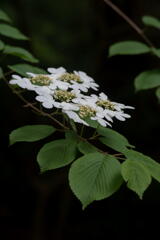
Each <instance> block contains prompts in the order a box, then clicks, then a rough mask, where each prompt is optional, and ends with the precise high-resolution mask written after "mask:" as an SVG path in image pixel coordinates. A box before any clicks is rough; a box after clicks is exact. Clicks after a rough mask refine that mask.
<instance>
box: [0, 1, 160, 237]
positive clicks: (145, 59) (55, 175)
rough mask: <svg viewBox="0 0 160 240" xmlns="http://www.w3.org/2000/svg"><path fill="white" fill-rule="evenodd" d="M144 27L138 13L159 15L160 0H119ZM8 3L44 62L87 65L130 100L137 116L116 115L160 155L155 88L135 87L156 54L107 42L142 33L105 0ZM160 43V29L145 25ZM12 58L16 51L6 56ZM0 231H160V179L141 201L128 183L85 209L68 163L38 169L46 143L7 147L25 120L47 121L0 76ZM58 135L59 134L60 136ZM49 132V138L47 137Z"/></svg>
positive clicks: (140, 146)
mask: <svg viewBox="0 0 160 240" xmlns="http://www.w3.org/2000/svg"><path fill="white" fill-rule="evenodd" d="M113 2H114V3H115V4H117V5H118V6H119V7H120V8H121V9H122V10H124V12H126V13H127V15H128V16H129V17H130V18H132V19H133V20H134V21H135V22H136V23H137V24H139V25H140V27H142V28H143V25H142V22H141V17H142V16H143V15H153V16H155V17H158V18H160V1H159V0H153V1H150V0H134V1H133V0H132V1H129V0H114V1H113ZM0 8H2V9H3V10H5V11H6V12H7V13H8V15H9V16H10V17H11V18H12V19H13V22H14V25H16V26H17V27H18V28H19V29H21V31H22V32H23V33H25V34H26V35H27V36H29V37H30V39H31V41H30V42H29V43H21V42H20V43H19V45H21V46H24V47H26V48H27V49H28V50H31V51H32V52H33V53H34V55H35V56H36V57H37V58H38V59H39V60H40V63H41V64H40V66H41V67H43V68H47V67H59V66H64V67H66V68H67V69H68V70H69V71H73V70H82V71H85V72H87V73H88V74H89V75H91V76H92V77H93V78H95V80H96V81H97V82H98V83H99V84H100V86H101V91H102V90H103V91H104V92H105V93H106V94H107V95H108V96H109V97H110V98H111V99H112V100H114V101H119V102H122V103H124V104H127V105H133V106H135V107H136V110H135V111H133V112H132V113H131V114H132V118H131V119H130V120H127V121H126V122H123V123H121V122H115V123H114V125H113V128H114V129H116V130H117V131H119V132H120V133H122V134H124V135H125V136H126V137H127V138H128V139H129V140H130V142H131V144H133V145H136V146H137V150H139V151H142V152H143V153H145V154H148V155H150V156H151V157H153V158H154V159H156V160H157V161H159V156H160V154H159V134H160V127H159V126H160V125H159V122H160V114H159V104H158V101H157V99H156V97H155V95H154V90H151V91H144V92H139V93H135V91H134V85H133V80H134V78H135V76H136V75H137V74H138V73H140V72H142V71H144V70H147V69H152V68H157V67H159V64H160V61H159V60H158V59H157V58H156V57H154V56H151V55H141V56H116V57H112V58H108V48H109V46H110V45H111V44H112V43H115V42H117V41H122V40H138V41H142V39H141V38H140V36H138V35H137V33H136V32H135V31H134V30H133V29H131V28H130V26H129V25H128V24H127V23H126V22H125V21H124V20H123V19H121V18H120V17H119V16H118V15H117V14H116V13H115V12H114V11H113V10H112V9H110V8H109V7H108V6H107V5H105V3H104V2H103V1H102V0H81V1H80V0H79V1H78V0H52V1H51V0H45V1H43V0H14V1H11V0H1V1H0ZM145 33H146V34H147V35H148V36H149V37H150V38H151V39H152V41H153V42H154V44H156V46H157V47H160V32H159V31H158V30H154V29H150V28H149V29H145ZM8 60H10V61H13V60H12V58H11V59H8ZM0 108H1V117H0V118H1V158H0V167H1V168H0V169H1V174H0V190H1V191H0V192H1V196H0V220H1V222H0V229H1V231H0V235H1V236H0V239H16V240H19V239H23V240H30V239H33V240H43V239H45V240H48V239H49V240H50V239H56V240H63V239H68V238H70V239H77V240H79V239H82V238H86V239H119V238H123V239H136V240H137V239H146V236H147V235H149V234H152V235H151V236H152V239H156V238H155V236H154V234H155V235H156V232H158V221H156V220H155V219H156V217H158V216H159V213H160V211H159V208H160V203H159V201H160V187H159V184H157V183H156V182H154V181H153V183H152V184H151V186H150V187H149V189H148V190H147V191H146V192H145V194H144V199H143V201H141V200H139V199H138V197H137V196H136V194H134V193H132V192H131V191H129V190H128V189H127V188H126V187H125V185H124V186H122V188H121V189H120V190H119V191H118V192H117V193H116V194H114V195H113V196H112V197H110V198H108V199H106V200H103V201H99V202H94V203H93V204H91V205H90V206H89V207H87V209H86V210H85V211H82V210H81V205H80V203H79V201H78V200H77V199H76V198H75V197H74V196H73V194H72V193H71V191H70V190H69V187H68V182H67V170H68V169H67V168H65V169H60V170H55V171H53V172H52V173H47V174H45V175H44V176H39V167H38V165H37V163H36V154H37V152H38V150H39V149H40V147H41V146H42V145H43V144H44V143H45V141H44V142H43V141H41V142H38V143H34V144H29V143H19V144H16V145H15V146H12V147H10V148H8V135H9V133H10V131H12V130H13V129H15V128H17V127H20V126H23V125H25V124H36V123H48V120H47V119H43V118H40V117H39V116H37V115H35V114H34V113H32V112H31V111H30V110H29V109H26V108H23V104H22V102H21V101H20V100H19V99H17V97H16V96H14V95H13V93H12V92H11V91H10V90H9V89H8V87H7V86H6V85H5V83H3V82H1V84H0ZM55 137H56V136H55ZM47 140H48V139H47Z"/></svg>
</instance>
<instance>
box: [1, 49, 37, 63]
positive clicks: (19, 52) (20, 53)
mask: <svg viewBox="0 0 160 240" xmlns="http://www.w3.org/2000/svg"><path fill="white" fill-rule="evenodd" d="M4 53H5V54H10V55H14V56H17V57H20V58H21V59H23V60H25V61H29V62H32V63H37V62H38V60H37V59H36V58H35V57H33V55H32V54H31V53H30V52H28V51H27V50H25V49H23V48H20V47H14V46H9V45H6V46H5V48H4Z"/></svg>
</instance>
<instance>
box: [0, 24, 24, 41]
mask: <svg viewBox="0 0 160 240" xmlns="http://www.w3.org/2000/svg"><path fill="white" fill-rule="evenodd" d="M0 34H1V35H3V36H5V37H9V38H14V39H18V40H28V38H27V37H26V36H25V35H24V34H22V33H21V32H20V31H19V30H18V29H17V28H15V27H12V26H9V25H7V24H0Z"/></svg>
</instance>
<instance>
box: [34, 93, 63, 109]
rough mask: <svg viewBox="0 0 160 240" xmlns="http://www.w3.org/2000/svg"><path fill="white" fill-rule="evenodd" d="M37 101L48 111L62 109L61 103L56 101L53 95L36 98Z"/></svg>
mask: <svg viewBox="0 0 160 240" xmlns="http://www.w3.org/2000/svg"><path fill="white" fill-rule="evenodd" d="M36 100H37V101H39V102H41V103H42V106H43V107H44V108H47V109H51V108H54V107H56V108H61V105H60V103H59V102H57V101H55V100H54V99H53V97H52V96H51V95H44V96H36Z"/></svg>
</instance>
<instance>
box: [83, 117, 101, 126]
mask: <svg viewBox="0 0 160 240" xmlns="http://www.w3.org/2000/svg"><path fill="white" fill-rule="evenodd" d="M84 121H85V122H86V123H88V124H89V126H90V127H92V128H98V127H99V126H100V125H99V123H98V122H97V121H96V120H92V119H90V118H85V119H84Z"/></svg>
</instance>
